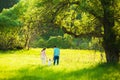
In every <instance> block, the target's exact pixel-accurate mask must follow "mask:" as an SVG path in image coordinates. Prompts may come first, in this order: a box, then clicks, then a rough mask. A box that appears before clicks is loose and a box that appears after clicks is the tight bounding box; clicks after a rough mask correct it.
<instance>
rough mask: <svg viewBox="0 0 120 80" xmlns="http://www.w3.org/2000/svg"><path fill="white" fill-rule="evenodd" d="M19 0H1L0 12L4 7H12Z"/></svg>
mask: <svg viewBox="0 0 120 80" xmlns="http://www.w3.org/2000/svg"><path fill="white" fill-rule="evenodd" d="M18 1H19V0H0V12H1V11H2V10H3V9H4V8H10V7H12V6H13V5H14V4H16V3H17V2H18Z"/></svg>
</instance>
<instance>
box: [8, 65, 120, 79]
mask: <svg viewBox="0 0 120 80" xmlns="http://www.w3.org/2000/svg"><path fill="white" fill-rule="evenodd" d="M57 69H58V70H57ZM66 70H67V69H66ZM66 70H64V69H60V67H59V66H50V67H48V66H30V67H27V68H23V69H20V70H19V71H18V72H17V76H16V77H13V78H11V79H8V80H119V79H120V72H119V71H120V64H117V65H114V64H99V65H97V66H95V67H91V68H84V69H80V70H76V71H72V70H70V71H66Z"/></svg>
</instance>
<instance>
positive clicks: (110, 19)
mask: <svg viewBox="0 0 120 80" xmlns="http://www.w3.org/2000/svg"><path fill="white" fill-rule="evenodd" d="M102 1H103V2H102V5H103V10H104V16H103V26H104V37H103V40H104V41H103V47H104V50H105V53H106V60H107V63H111V62H115V63H118V62H119V48H118V44H116V34H115V31H114V30H113V27H114V25H115V23H114V7H113V6H114V5H113V4H114V0H110V1H109V0H102Z"/></svg>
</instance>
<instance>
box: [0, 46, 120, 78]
mask: <svg viewBox="0 0 120 80" xmlns="http://www.w3.org/2000/svg"><path fill="white" fill-rule="evenodd" d="M40 51H41V49H40V48H36V49H30V50H29V51H28V50H18V51H6V52H3V51H0V80H119V79H120V72H119V71H120V68H119V67H120V65H119V64H117V65H110V64H104V62H105V55H104V59H103V61H102V62H101V57H100V52H98V51H97V52H95V51H92V50H73V49H61V54H60V64H59V65H58V66H53V65H51V66H48V65H47V63H46V65H42V64H41V59H40ZM46 54H47V57H48V58H51V59H52V58H53V49H47V50H46ZM102 54H104V53H102ZM102 63H103V64H102Z"/></svg>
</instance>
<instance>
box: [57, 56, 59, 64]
mask: <svg viewBox="0 0 120 80" xmlns="http://www.w3.org/2000/svg"><path fill="white" fill-rule="evenodd" d="M58 64H59V56H57V65H58Z"/></svg>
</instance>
